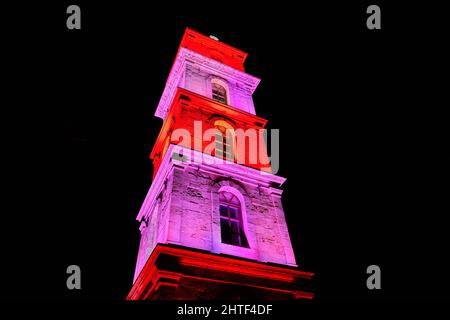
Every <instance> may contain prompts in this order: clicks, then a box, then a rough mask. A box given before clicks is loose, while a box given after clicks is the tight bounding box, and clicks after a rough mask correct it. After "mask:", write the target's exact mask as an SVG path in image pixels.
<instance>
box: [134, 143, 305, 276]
mask: <svg viewBox="0 0 450 320" xmlns="http://www.w3.org/2000/svg"><path fill="white" fill-rule="evenodd" d="M174 148H178V147H177V146H174V145H171V146H170V147H169V149H168V151H167V152H166V155H165V157H164V160H163V163H162V165H161V168H160V169H159V171H158V173H157V175H156V177H155V180H154V182H153V184H152V186H151V188H150V190H149V193H148V194H147V197H146V199H145V201H144V204H143V206H142V208H141V211H140V212H139V215H138V217H137V219H138V220H139V221H143V222H142V223H141V225H143V226H144V228H143V232H142V237H141V246H140V249H139V259H138V264H137V266H136V274H135V277H137V276H138V275H139V272H140V270H141V268H142V267H143V264H144V263H145V261H146V259H147V258H148V256H149V255H150V253H151V251H152V250H153V248H154V246H155V245H156V243H158V242H159V243H172V244H177V245H182V246H186V247H191V248H196V249H202V250H207V251H210V252H213V253H218V254H219V253H224V254H229V255H234V256H238V257H242V258H248V259H253V260H257V261H261V262H273V263H278V264H285V265H291V266H295V265H296V261H295V257H294V253H293V250H292V245H291V241H290V238H289V232H288V229H287V225H286V221H285V218H284V211H283V207H282V204H281V194H282V190H281V185H282V184H283V182H284V181H285V179H284V178H281V177H279V176H276V175H272V174H261V172H260V171H258V170H256V169H253V168H249V167H245V166H242V165H239V164H236V163H227V164H224V163H222V162H220V159H217V158H213V157H210V156H208V157H210V158H209V159H208V161H204V159H205V158H204V157H205V156H206V155H204V154H202V153H199V152H197V151H193V150H189V149H184V148H183V149H184V150H185V151H184V152H183V154H184V155H185V156H188V159H191V160H190V161H187V162H186V159H185V160H184V162H181V161H178V160H175V159H173V158H172V154H173V153H174ZM175 150H177V149H175ZM177 153H178V151H176V152H175V154H177ZM215 160H216V161H217V164H214V161H215ZM204 162H207V163H212V164H205V163H204ZM225 177H226V178H225ZM277 186H278V187H277ZM222 190H228V191H230V190H231V191H232V192H233V193H236V194H238V195H239V197H240V199H241V205H242V208H243V210H242V211H243V219H244V227H245V232H246V236H247V239H248V242H249V247H250V248H244V247H238V246H232V245H228V244H224V243H222V241H221V234H220V221H219V219H220V215H219V211H218V210H219V205H218V193H219V192H220V191H222ZM146 226H149V227H146ZM155 233H156V234H155ZM149 239H153V240H149Z"/></svg>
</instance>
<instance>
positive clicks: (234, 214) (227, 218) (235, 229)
mask: <svg viewBox="0 0 450 320" xmlns="http://www.w3.org/2000/svg"><path fill="white" fill-rule="evenodd" d="M219 213H220V233H221V237H222V243H226V244H231V245H235V246H240V247H245V248H248V247H249V245H248V241H247V237H246V235H245V231H244V224H243V215H242V203H241V200H240V199H239V198H238V197H237V195H235V194H234V193H232V192H229V191H220V192H219Z"/></svg>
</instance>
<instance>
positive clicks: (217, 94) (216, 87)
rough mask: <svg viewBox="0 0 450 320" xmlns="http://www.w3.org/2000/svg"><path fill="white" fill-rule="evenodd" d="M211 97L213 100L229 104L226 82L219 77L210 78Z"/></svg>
mask: <svg viewBox="0 0 450 320" xmlns="http://www.w3.org/2000/svg"><path fill="white" fill-rule="evenodd" d="M211 97H212V98H213V100H216V101H219V102H221V103H224V104H229V100H230V99H229V92H228V86H227V84H226V83H225V82H224V81H222V80H219V79H212V80H211Z"/></svg>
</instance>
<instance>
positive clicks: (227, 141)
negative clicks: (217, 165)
mask: <svg viewBox="0 0 450 320" xmlns="http://www.w3.org/2000/svg"><path fill="white" fill-rule="evenodd" d="M214 126H215V127H216V129H217V130H216V137H215V141H216V149H215V156H216V157H219V158H222V159H224V160H233V159H234V153H235V152H234V148H235V145H234V136H235V135H234V129H233V127H232V126H231V125H230V124H229V123H228V122H226V121H223V120H217V121H216V122H214Z"/></svg>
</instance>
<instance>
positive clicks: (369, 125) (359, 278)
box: [2, 1, 448, 303]
mask: <svg viewBox="0 0 450 320" xmlns="http://www.w3.org/2000/svg"><path fill="white" fill-rule="evenodd" d="M373 3H374V4H378V5H380V7H381V11H382V29H381V30H368V29H367V28H366V18H367V16H368V15H367V14H366V12H365V11H366V8H367V6H368V5H369V4H372V2H361V3H359V4H358V3H347V2H346V1H330V2H329V3H327V2H314V3H313V4H312V3H303V2H300V3H298V4H284V3H282V2H279V1H278V2H276V3H275V2H271V3H267V4H264V3H263V2H261V1H259V2H256V3H254V4H251V3H245V5H244V3H243V2H242V1H241V2H229V3H227V2H205V3H200V2H197V1H195V2H194V1H190V2H184V3H183V4H178V3H175V2H165V3H153V2H150V1H147V2H130V1H122V2H115V3H111V2H109V1H108V2H107V1H105V2H97V1H96V4H93V3H92V2H88V1H73V2H67V1H58V2H55V3H54V4H49V3H47V4H36V3H35V4H33V5H29V4H21V5H19V6H15V7H14V8H13V9H11V10H5V11H4V15H5V18H11V17H14V18H12V19H8V20H7V29H6V31H7V32H6V39H7V41H8V45H6V46H5V48H4V52H5V53H6V54H7V58H5V59H4V62H5V64H6V67H9V68H8V73H7V81H6V86H4V89H5V96H8V97H9V96H10V97H11V100H8V102H6V100H5V104H4V111H3V112H4V115H5V116H4V117H3V121H4V122H5V123H4V126H3V127H4V128H6V132H5V135H4V137H5V139H4V140H5V148H4V150H5V152H4V155H5V157H4V159H6V160H7V165H6V166H4V169H5V174H4V177H5V178H4V179H3V181H4V183H5V184H6V188H5V190H7V191H6V192H5V193H4V195H5V196H6V197H5V198H6V199H5V203H7V204H10V206H5V207H4V208H5V211H4V212H3V215H4V219H3V221H4V223H2V227H3V228H2V229H3V233H2V238H3V237H4V240H3V241H2V242H3V247H4V250H3V252H4V255H3V257H4V258H3V259H2V260H3V261H2V268H5V271H4V272H2V276H3V277H4V280H3V284H4V285H3V293H4V294H5V296H6V297H13V298H50V299H53V298H57V299H60V298H62V299H74V298H75V299H82V298H104V299H115V300H118V301H120V300H123V299H124V298H125V296H126V295H127V293H128V291H129V289H130V288H131V285H132V278H133V272H134V267H135V262H136V255H137V250H138V241H139V232H138V222H137V221H135V217H136V215H137V213H138V210H139V208H140V205H141V204H142V201H143V199H144V197H145V195H146V192H147V191H148V188H149V187H150V184H151V176H152V164H151V161H150V159H149V154H150V151H151V148H152V146H153V143H154V141H155V139H156V136H157V134H158V133H159V130H160V128H161V125H162V121H161V120H160V119H159V118H156V117H154V116H153V114H154V111H155V108H156V106H157V103H158V101H159V98H160V96H161V94H162V91H163V88H164V85H165V81H166V79H167V76H168V74H169V71H170V67H171V65H172V63H173V60H174V58H175V54H176V52H177V49H178V46H179V43H180V41H181V37H182V35H183V32H184V29H185V28H186V27H190V28H192V29H194V30H197V31H199V32H201V33H204V34H207V35H208V34H214V35H216V36H218V37H219V39H220V40H221V41H223V42H225V43H227V44H230V45H232V46H235V47H237V48H239V49H241V50H243V51H245V52H248V53H249V56H248V58H247V61H246V63H245V66H246V72H248V73H250V74H252V75H255V76H257V77H259V78H261V79H262V81H261V84H260V86H259V87H258V89H257V90H256V92H255V94H254V101H255V108H256V112H257V114H258V115H259V116H261V117H263V118H266V119H268V120H269V124H268V127H269V128H277V129H280V135H281V155H280V171H279V175H281V176H284V177H286V178H287V179H288V180H287V182H286V184H285V188H284V189H285V193H284V198H283V199H284V206H285V213H286V217H287V221H288V226H289V230H290V234H291V238H292V242H293V245H294V250H295V253H296V256H297V261H298V264H299V265H300V267H301V268H302V269H304V270H306V271H311V272H314V273H315V280H314V283H313V288H314V292H315V294H316V303H326V302H327V301H330V299H347V298H350V299H391V298H439V297H444V296H447V297H448V291H447V289H446V288H447V286H448V277H447V276H446V272H447V267H448V264H447V262H446V260H447V259H446V258H447V255H448V248H447V240H446V239H445V235H446V234H447V233H448V232H447V230H448V224H446V223H444V221H445V219H444V217H445V215H447V214H448V204H446V205H445V206H444V203H443V202H442V200H443V199H445V198H447V197H448V180H447V179H446V175H445V170H444V168H445V166H442V165H443V164H445V161H444V160H445V158H444V154H445V152H444V150H445V149H446V148H447V147H446V146H447V145H448V143H447V144H445V143H443V142H442V143H441V142H440V141H441V140H440V139H442V137H443V136H444V133H443V131H444V128H445V127H444V126H442V124H441V123H440V121H439V120H444V118H442V115H441V114H440V112H441V111H443V110H444V108H446V107H448V103H445V102H444V101H446V100H441V98H440V97H441V96H442V95H443V94H445V92H446V91H447V92H448V86H447V85H448V81H447V80H446V76H444V77H441V76H442V75H445V73H444V71H443V70H444V69H443V68H444V62H445V59H444V57H445V51H444V47H445V42H446V41H447V40H446V39H448V37H445V33H444V32H443V29H441V27H442V24H443V20H441V19H440V18H439V17H438V13H439V12H442V8H439V7H437V6H435V5H431V4H428V5H425V4H418V5H413V4H411V3H410V2H404V3H397V5H396V6H394V5H393V4H392V3H390V4H388V3H384V2H380V1H375V2H373ZM424 3H425V2H424ZM70 4H78V5H79V6H80V7H81V12H82V29H81V30H68V29H67V28H66V18H67V16H68V15H67V14H66V13H65V11H66V8H67V6H68V5H70ZM3 30H4V31H5V29H3ZM447 76H448V75H447ZM71 264H76V265H79V266H80V267H81V270H82V290H80V291H76V290H74V291H69V290H67V288H66V277H67V275H66V268H67V266H68V265H71ZM371 264H376V265H379V266H380V267H381V271H382V290H379V291H369V290H367V288H366V285H365V282H366V278H367V275H366V273H365V271H366V268H367V266H368V265H371Z"/></svg>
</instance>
